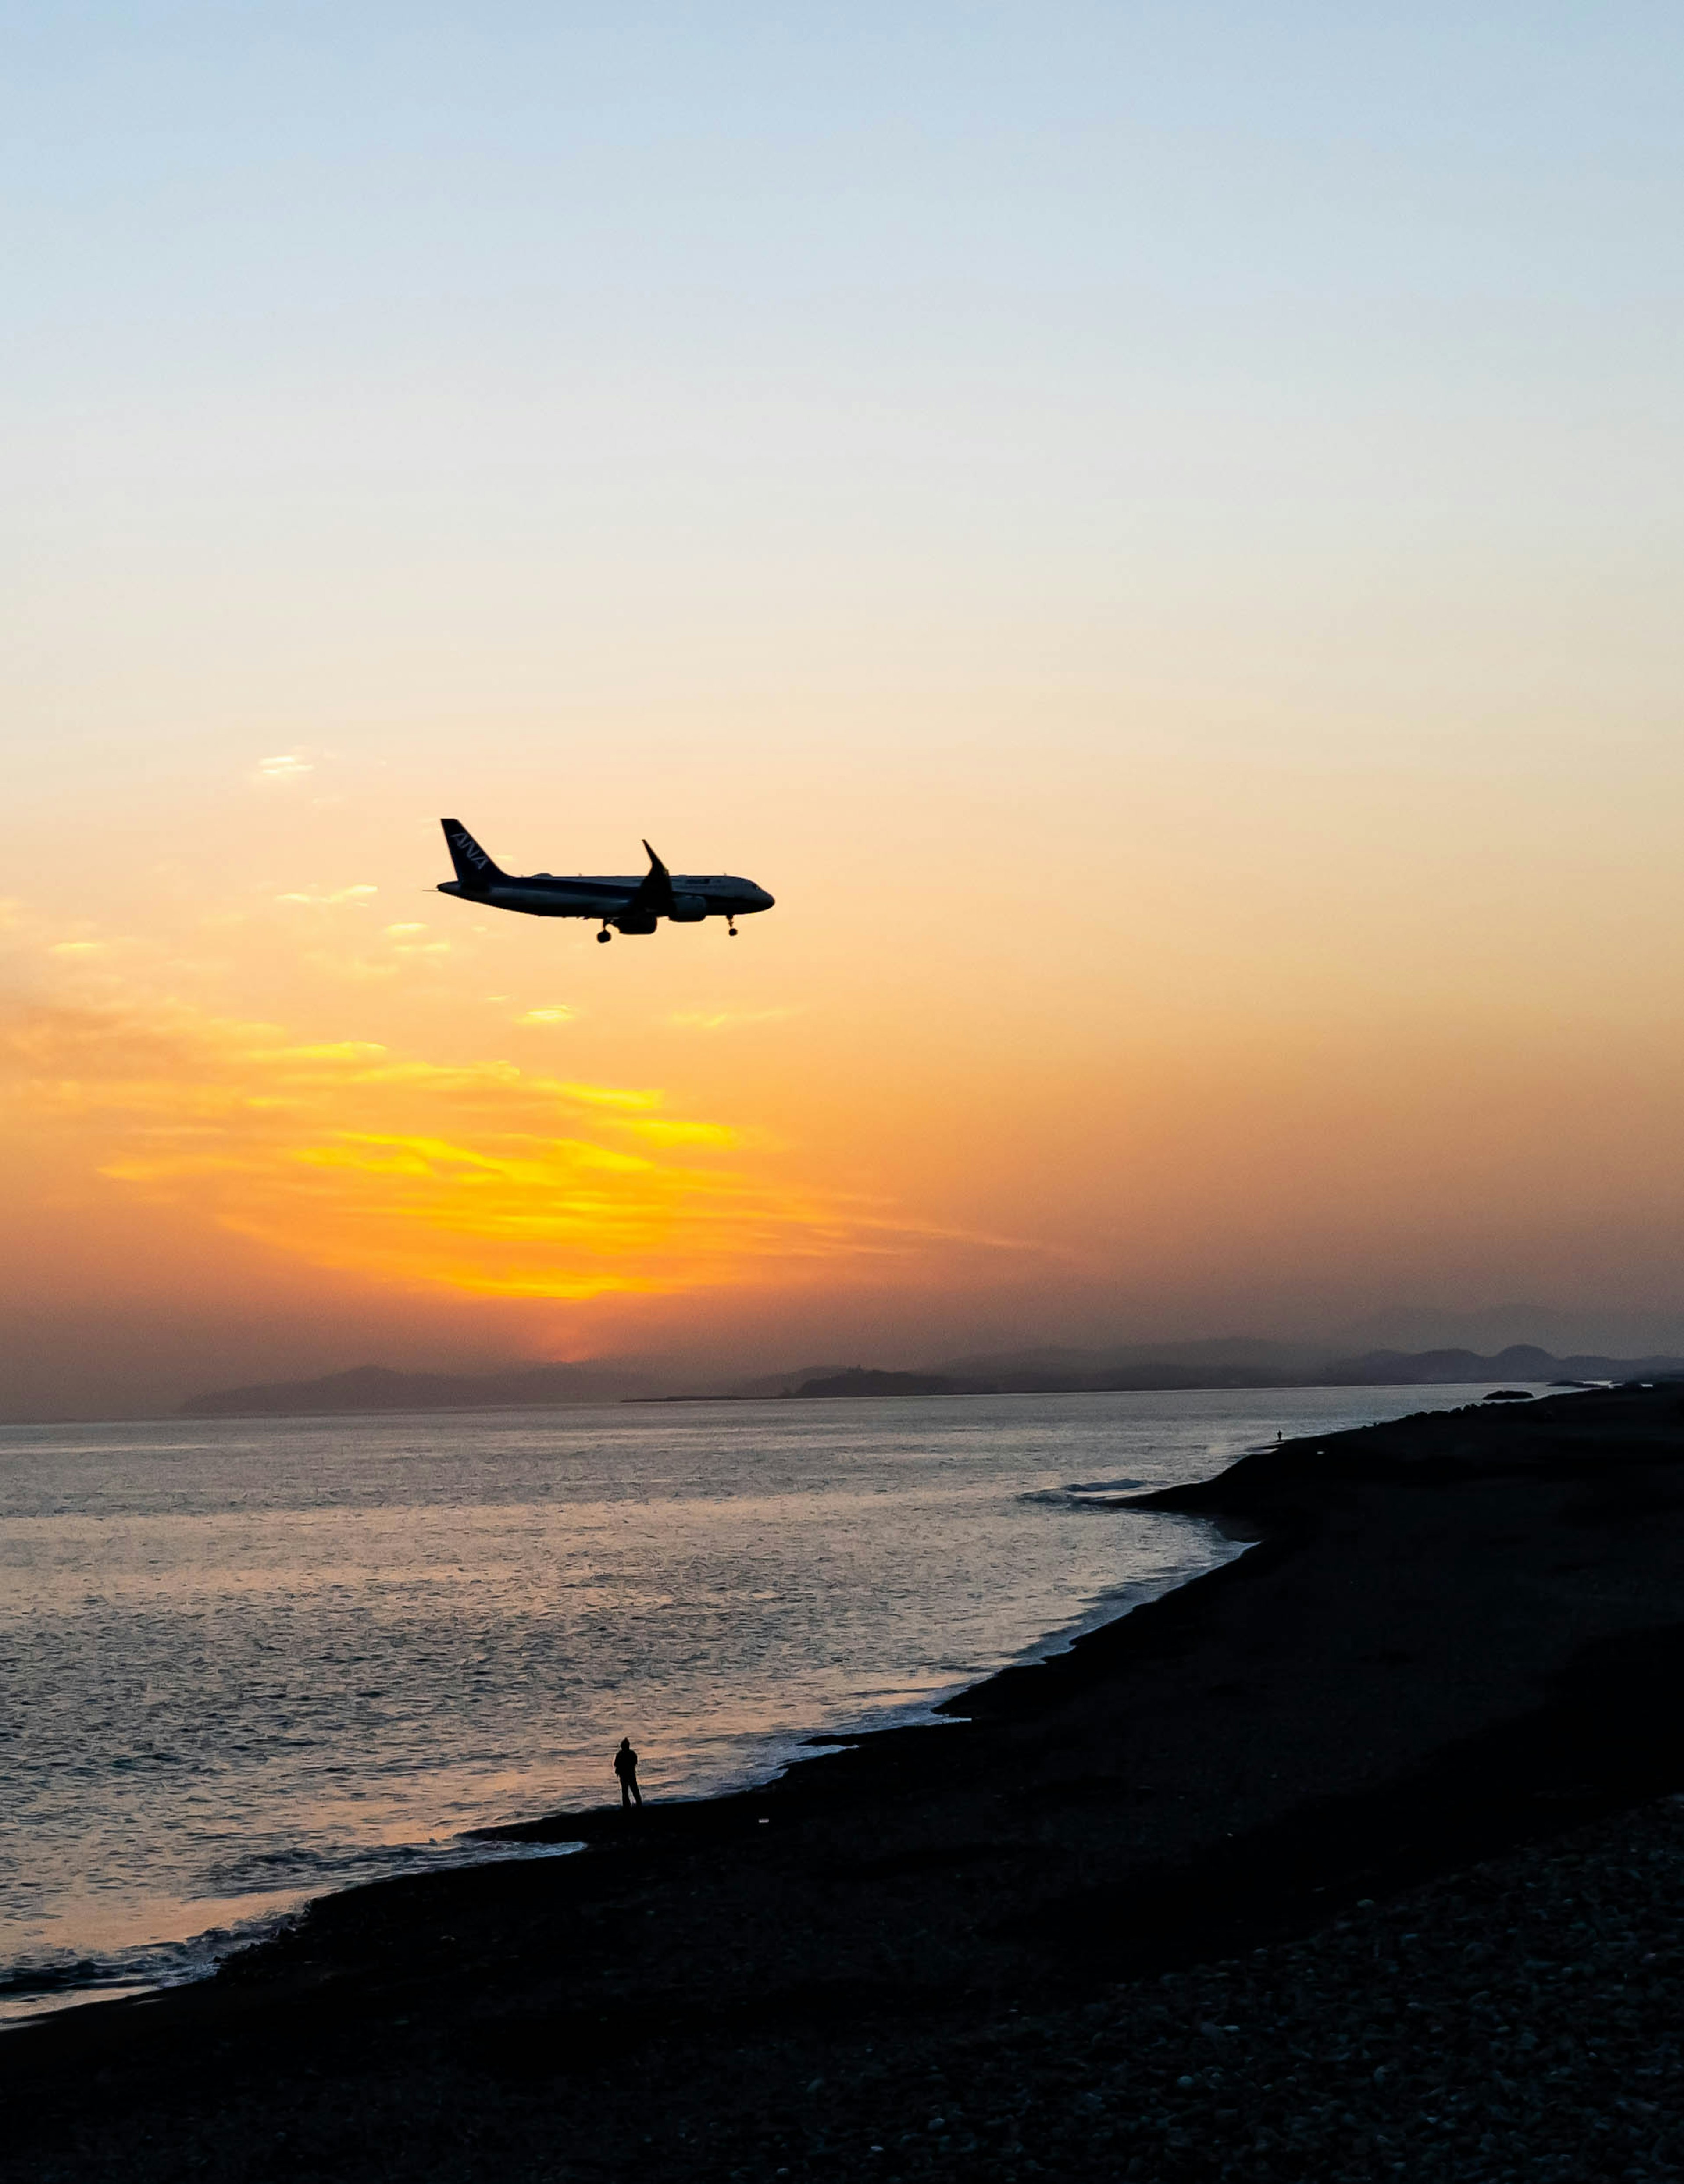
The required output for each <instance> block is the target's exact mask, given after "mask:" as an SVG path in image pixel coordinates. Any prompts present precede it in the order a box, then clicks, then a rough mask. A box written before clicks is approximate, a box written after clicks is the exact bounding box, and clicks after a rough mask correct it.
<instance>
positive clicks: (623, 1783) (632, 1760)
mask: <svg viewBox="0 0 1684 2184" xmlns="http://www.w3.org/2000/svg"><path fill="white" fill-rule="evenodd" d="M614 1772H615V1773H616V1775H618V1776H619V1777H620V1802H621V1805H622V1808H623V1809H624V1810H625V1811H627V1812H630V1810H631V1808H632V1807H633V1805H634V1804H637V1805H641V1804H642V1803H643V1801H644V1793H643V1791H641V1790H640V1789H638V1755H637V1753H636V1752H633V1749H632V1740H631V1738H630V1737H629V1736H622V1738H621V1740H620V1749H619V1750H618V1751H617V1752H616V1753H615V1755H614Z"/></svg>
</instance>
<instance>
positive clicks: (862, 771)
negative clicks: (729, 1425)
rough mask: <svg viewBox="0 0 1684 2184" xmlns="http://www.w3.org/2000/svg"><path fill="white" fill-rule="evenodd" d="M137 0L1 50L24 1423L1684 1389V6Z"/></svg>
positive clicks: (1, 1377)
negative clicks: (1300, 1340)
mask: <svg viewBox="0 0 1684 2184" xmlns="http://www.w3.org/2000/svg"><path fill="white" fill-rule="evenodd" d="M149 14H150V11H149V10H148V8H142V9H141V10H140V11H139V13H138V14H137V16H135V17H134V19H133V20H130V19H129V18H127V17H125V18H123V19H122V20H117V19H116V18H112V19H110V20H104V21H103V22H102V25H101V26H99V27H98V28H97V29H96V28H89V27H87V26H85V25H84V26H81V27H80V28H78V27H76V26H75V25H69V24H68V23H67V24H66V25H61V26H58V27H55V26H54V25H50V24H49V25H45V26H44V27H43V28H42V31H41V34H40V37H39V39H38V40H37V41H36V44H35V45H33V46H32V47H31V50H30V53H28V54H27V55H25V56H23V57H22V58H20V65H19V68H18V70H16V71H15V72H14V80H13V81H12V82H11V84H10V86H9V87H8V90H7V92H5V93H4V94H0V96H3V97H6V98H8V99H10V100H12V101H13V102H14V110H13V112H12V114H11V120H12V122H13V123H14V126H13V127H11V128H10V129H9V130H8V131H0V145H3V147H4V148H3V149H0V167H3V168H4V170H5V175H6V181H7V185H8V203H9V205H10V206H11V208H12V219H13V222H14V231H15V237H16V242H15V265H16V277H15V278H14V281H13V282H12V283H10V284H8V301H7V302H6V303H5V304H0V319H3V320H4V330H5V332H6V336H7V343H8V357H9V358H10V359H11V360H12V368H11V369H10V370H9V371H8V391H7V392H6V393H5V395H4V397H3V398H0V408H3V410H4V414H5V421H6V422H7V424H8V426H9V427H10V428H11V429H10V430H9V431H8V433H7V435H6V439H7V443H8V446H10V447H11V448H14V450H16V451H17V452H16V454H15V455H14V458H13V459H11V460H10V465H9V468H8V490H7V492H6V493H5V494H4V495H3V496H0V550H3V552H4V554H5V555H6V566H7V570H8V584H7V588H6V589H7V599H8V605H7V609H6V613H7V616H8V628H7V643H6V646H5V649H4V662H5V664H4V668H3V688H4V693H5V699H6V704H5V710H4V720H5V722H6V727H5V731H4V733H5V735H6V738H7V751H8V815H7V816H8V829H7V837H8V850H7V858H6V865H5V869H4V871H3V872H0V889H3V892H4V894H5V896H6V898H7V901H6V904H5V905H4V907H3V910H0V1101H3V1108H0V1112H3V1117H4V1123H5V1128H4V1136H3V1141H0V1187H3V1190H4V1194H5V1200H4V1202H5V1206H6V1210H7V1223H6V1228H7V1250H6V1251H5V1253H4V1255H3V1263H0V1284H3V1291H4V1294H3V1304H4V1312H3V1315H0V1322H3V1327H0V1414H3V1415H11V1416H29V1415H36V1414H41V1413H43V1412H53V1413H71V1414H75V1413H76V1412H81V1411H84V1410H86V1409H88V1408H98V1409H101V1410H104V1411H111V1410H118V1411H120V1410H122V1409H124V1408H125V1407H129V1406H137V1407H159V1406H164V1407H168V1406H170V1405H171V1404H173V1403H176V1402H178V1401H180V1400H181V1398H182V1397H183V1396H186V1395H187V1394H189V1393H192V1392H193V1391H194V1390H198V1389H200V1388H204V1387H210V1386H215V1385H222V1384H225V1383H226V1382H229V1381H231V1380H237V1379H258V1378H281V1377H287V1376H289V1375H292V1374H302V1373H314V1372H320V1371H323V1370H328V1369H332V1368H339V1367H343V1366H348V1365H354V1364H356V1363H359V1362H365V1361H369V1360H372V1361H376V1362H389V1363H394V1364H400V1363H401V1364H411V1365H414V1364H422V1363H426V1362H433V1361H437V1362H443V1363H448V1364H450V1365H453V1366H454V1365H465V1364H474V1363H488V1364H489V1363H493V1362H499V1361H502V1360H504V1359H510V1358H517V1357H584V1356H587V1355H616V1356H623V1357H629V1356H633V1355H637V1356H647V1357H661V1358H665V1359H667V1360H669V1361H675V1360H676V1361H678V1364H677V1365H675V1368H674V1369H675V1370H679V1371H681V1372H684V1373H690V1372H694V1373H695V1374H696V1375H698V1376H700V1377H703V1378H710V1379H720V1378H722V1377H727V1376H728V1375H729V1374H730V1373H733V1372H734V1371H736V1370H738V1369H739V1368H740V1369H742V1370H744V1371H745V1372H753V1371H760V1370H764V1369H768V1368H775V1367H782V1366H788V1365H791V1364H795V1363H800V1362H806V1360H808V1359H823V1360H830V1359H848V1358H861V1359H863V1360H865V1361H867V1362H880V1363H884V1364H891V1365H892V1364H916V1363H922V1362H934V1361H935V1360H939V1359H940V1358H941V1357H951V1356H956V1355H959V1354H962V1353H963V1352H965V1351H967V1350H975V1349H979V1348H986V1347H1014V1348H1016V1347H1023V1346H1028V1345H1031V1344H1045V1343H1068V1344H1073V1345H1077V1346H1081V1345H1090V1344H1093V1345H1097V1344H1105V1343H1122V1342H1131V1341H1138V1340H1150V1339H1154V1338H1156V1337H1158V1336H1162V1335H1172V1334H1173V1335H1176V1336H1196V1335H1201V1334H1232V1333H1254V1334H1306V1335H1310V1336H1313V1337H1315V1338H1316V1339H1317V1340H1320V1339H1321V1338H1322V1337H1323V1336H1324V1335H1325V1336H1326V1337H1327V1339H1328V1340H1330V1341H1331V1340H1340V1341H1343V1340H1345V1339H1346V1337H1347V1335H1348V1336H1349V1337H1350V1339H1351V1340H1353V1341H1362V1342H1363V1343H1364V1344H1366V1343H1368V1342H1369V1341H1380V1340H1399V1341H1403V1342H1406V1343H1407V1342H1410V1341H1416V1342H1425V1341H1431V1340H1464V1339H1469V1340H1479V1339H1480V1330H1481V1329H1490V1330H1491V1332H1492V1346H1495V1344H1496V1343H1497V1342H1499V1341H1501V1340H1508V1339H1514V1338H1517V1337H1520V1336H1528V1337H1531V1338H1533V1339H1536V1340H1542V1341H1545V1342H1548V1343H1553V1344H1554V1345H1556V1346H1572V1345H1576V1344H1589V1345H1595V1346H1608V1347H1614V1348H1616V1349H1624V1350H1627V1351H1635V1350H1637V1349H1643V1348H1660V1347H1668V1346H1676V1347H1680V1348H1684V1222H1681V1217H1684V1205H1681V1197H1684V1178H1681V1173H1680V1163H1679V1158H1678V1152H1677V1147H1678V1145H1679V1143H1680V1138H1681V1123H1684V1002H1681V1000H1680V998H1679V996H1680V995H1681V992H1684V979H1681V972H1684V963H1681V960H1680V959H1681V953H1684V939H1681V936H1684V862H1681V860H1680V858H1679V856H1678V855H1677V848H1676V818H1675V814H1676V811H1677V808H1678V800H1679V794H1680V789H1681V786H1684V781H1681V775H1684V737H1681V735H1680V733H1679V731H1678V726H1677V719H1676V716H1677V690H1678V687H1679V668H1680V660H1679V656H1678V616H1677V612H1676V599H1677V596H1678V589H1679V579H1680V573H1681V571H1680V560H1681V544H1684V541H1681V534H1680V526H1679V520H1678V510H1679V509H1680V508H1681V507H1684V493H1681V492H1680V486H1681V483H1684V481H1681V479H1680V478H1679V476H1678V475H1677V472H1678V468H1679V455H1678V450H1679V448H1680V447H1681V445H1684V433H1681V432H1680V430H1679V426H1680V424H1681V420H1680V419H1679V417H1678V415H1676V412H1677V410H1678V408H1679V404H1680V399H1681V398H1680V394H1679V383H1678V379H1677V374H1676V329H1675V328H1674V327H1673V326H1672V324H1671V320H1672V318H1673V317H1674V316H1676V311H1675V309H1674V306H1673V304H1672V303H1671V301H1670V296H1669V295H1668V294H1667V293H1666V292H1663V291H1664V284H1663V289H1657V287H1656V280H1657V276H1656V273H1655V268H1656V267H1657V266H1658V265H1665V264H1668V263H1670V259H1671V256H1672V254H1673V252H1674V248H1675V244H1674V237H1675V236H1676V231H1677V214H1678V211H1679V210H1680V209H1681V208H1680V207H1679V205H1678V203H1677V202H1676V201H1677V200H1678V198H1680V196H1681V194H1684V192H1681V189H1680V179H1681V177H1680V168H1681V158H1680V153H1679V147H1678V139H1677V132H1676V115H1675V111H1674V108H1675V102H1674V100H1673V99H1672V97H1670V96H1669V95H1667V93H1666V88H1665V87H1666V86H1667V85H1668V84H1669V82H1670V68H1671V67H1672V66H1674V65H1676V60H1677V58H1678V54H1677V53H1676V47H1678V45H1679V43H1680V35H1679V33H1678V31H1677V30H1676V25H1672V26H1669V25H1666V24H1665V23H1664V22H1663V21H1662V20H1661V19H1659V18H1656V20H1654V22H1653V24H1652V25H1649V26H1648V29H1647V30H1643V31H1640V30H1638V29H1636V28H1634V27H1633V25H1631V23H1630V22H1629V21H1628V22H1626V23H1625V24H1624V25H1613V24H1603V23H1601V22H1599V21H1597V20H1592V18H1591V17H1589V16H1584V17H1583V18H1582V19H1581V20H1575V21H1573V22H1571V23H1570V22H1567V21H1565V20H1563V21H1562V22H1560V23H1554V24H1546V23H1541V22H1540V21H1538V20H1536V16H1535V15H1534V14H1528V15H1526V16H1524V17H1523V16H1520V15H1519V14H1516V15H1515V16H1514V18H1513V20H1509V19H1508V18H1506V17H1504V16H1503V14H1502V13H1501V11H1499V12H1498V14H1497V16H1495V17H1489V16H1486V17H1482V18H1481V19H1480V26H1479V28H1478V34H1477V35H1475V34H1474V33H1473V32H1472V31H1469V26H1468V21H1467V18H1466V15H1465V11H1459V10H1453V9H1450V8H1430V7H1429V8H1426V9H1425V10H1415V11H1412V12H1411V14H1409V17H1408V20H1407V21H1406V20H1403V19H1402V18H1401V17H1400V18H1397V19H1396V20H1390V21H1387V22H1384V23H1382V22H1381V21H1380V19H1379V18H1375V19H1374V20H1372V21H1369V20H1366V19H1360V18H1355V19H1353V18H1348V17H1345V18H1339V19H1337V20H1335V19H1334V18H1333V17H1331V16H1330V15H1329V14H1328V13H1327V11H1325V10H1321V9H1317V10H1312V9H1310V8H1308V7H1299V6H1297V5H1296V4H1289V5H1288V6H1286V7H1285V8H1284V9H1283V8H1271V9H1269V10H1268V11H1266V14H1253V15H1248V14H1246V10H1244V9H1243V8H1241V9H1235V8H1223V9H1221V10H1219V11H1215V12H1213V13H1209V14H1207V12H1206V11H1204V10H1202V9H1200V8H1197V7H1194V8H1191V9H1183V10H1179V11H1170V12H1168V13H1162V12H1160V13H1159V14H1152V13H1151V11H1146V12H1144V13H1142V12H1141V11H1138V10H1135V11H1129V10H1124V11H1118V10H1115V9H1098V8H1096V9H1087V8H1070V9H1064V10H1056V11H1053V14H1052V16H1051V18H1048V17H1046V15H1045V14H1043V16H1042V17H1041V18H1040V19H1038V20H1037V19H1034V18H1032V17H1031V15H1030V14H1027V13H1020V14H1018V15H1016V16H1013V15H1012V14H1009V12H1008V13H1007V14H1004V15H998V16H991V17H989V18H987V19H986V20H984V19H979V18H976V17H975V16H974V15H973V14H970V13H967V14H964V15H963V16H960V15H958V14H943V13H942V11H941V10H940V9H939V8H938V9H936V10H934V12H933V13H928V14H920V15H919V16H918V17H917V20H916V21H914V20H911V19H908V18H907V17H906V15H905V14H904V11H900V10H888V9H879V8H872V7H869V6H867V7H865V8H862V9H856V10H854V11H851V12H850V14H849V16H848V17H847V18H846V19H844V18H841V17H838V18H836V19H835V20H834V22H828V23H827V24H820V23H818V22H817V20H815V22H814V23H813V24H812V25H810V26H808V27H807V28H806V29H801V28H800V27H798V26H795V25H784V26H783V27H782V28H780V31H779V33H778V36H776V37H769V36H767V35H765V30H766V25H765V22H764V20H762V19H761V18H760V17H758V16H756V15H755V14H752V13H751V12H750V11H747V10H739V9H737V8H733V7H726V8H720V9H715V10H710V11H707V22H706V25H705V31H704V29H703V28H701V27H700V26H699V20H700V19H699V20H698V21H696V22H693V21H691V20H689V19H685V20H683V21H679V20H673V21H671V22H666V21H664V20H663V22H662V23H661V25H660V26H659V27H658V31H655V30H650V28H649V25H644V30H643V31H639V30H638V27H637V25H636V24H635V23H633V21H632V20H630V19H627V21H626V22H625V23H623V24H619V23H616V24H609V23H606V22H605V24H603V25H597V26H595V27H592V26H589V25H583V24H581V23H579V22H577V21H575V20H572V18H570V17H569V16H568V14H567V11H565V10H564V11H561V13H560V14H559V15H558V14H555V11H540V10H535V9H528V8H524V7H519V6H516V7H514V8H510V9H506V10H493V11H492V14H491V15H490V16H489V17H487V18H485V19H484V20H470V19H469V18H468V17H466V15H464V16H462V17H461V18H460V20H457V21H455V22H454V24H453V23H452V22H451V21H449V20H448V19H441V20H440V22H439V23H438V25H435V26H434V31H435V33H436V35H430V36H429V37H428V38H427V39H424V40H423V39H417V38H415V36H412V35H411V34H410V32H411V26H410V25H409V23H408V21H407V19H403V18H400V17H399V15H398V14H396V13H395V12H393V11H388V10H386V9H384V8H380V7H376V8H372V9H371V10H364V11H359V12H358V15H357V20H356V22H355V23H354V24H345V23H339V24H336V25H333V26H332V29H331V31H330V30H329V29H328V28H326V27H324V26H320V25H318V26H315V27H312V25H311V23H310V22H309V21H306V20H304V19H303V18H299V19H298V20H296V21H295V20H293V18H292V17H286V18H284V20H283V19H282V18H276V20H274V22H273V23H270V24H267V25H257V24H255V23H254V24H253V25H249V26H248V36H249V40H250V41H251V42H250V43H248V44H243V43H242V42H240V41H239V40H237V39H232V38H231V34H230V32H229V31H228V28H227V25H226V23H225V22H224V21H223V20H222V19H221V18H220V17H218V16H217V15H216V14H215V11H211V10H208V9H199V8H192V7H190V8H187V10H186V11H185V12H183V11H180V10H177V11H174V12H173V13H172V15H171V19H170V21H171V28H170V36H169V37H168V38H167V39H164V40H161V41H160V40H159V39H158V38H156V37H154V36H151V35H149V33H148V20H149ZM633 14H634V15H635V14H636V11H633ZM644 31H647V32H648V35H644ZM243 35H244V34H243ZM1646 39H1648V40H1652V42H1653V46H1654V48H1655V50H1654V51H1653V53H1647V54H1645V53H1642V52H1641V51H1640V49H1641V48H1642V47H1643V45H1644V43H1645V41H1646ZM1639 60H1641V63H1642V64H1641V65H1637V62H1638V61H1639ZM137 71H139V72H140V76H142V77H143V79H144V83H145V87H146V96H145V97H144V98H141V99H137V98H135V97H131V95H130V92H129V90H128V89H126V88H125V86H131V85H132V83H133V82H134V81H138V80H139V78H138V77H137V74H136V72H137ZM443 812H453V813H459V814H460V816H461V817H462V818H463V819H464V820H465V822H466V823H467V824H468V825H469V826H470V827H471V828H472V829H473V830H474V831H475V833H477V835H478V836H479V838H481V839H482V842H483V843H484V844H485V845H486V846H487V848H488V849H489V850H491V852H492V854H493V855H494V856H495V857H496V858H497V859H498V860H499V861H500V862H501V863H502V864H503V865H504V866H505V867H506V868H508V869H509V870H510V871H511V872H526V871H533V870H538V869H543V870H548V871H552V872H572V871H576V870H583V871H609V872H626V871H636V870H638V868H639V866H640V864H641V855H640V851H639V849H638V844H639V839H640V838H642V837H644V836H647V837H648V838H650V840H651V841H652V842H654V843H655V845H656V847H657V848H658V849H659V850H660V851H661V854H662V855H663V856H664V857H665V859H666V861H667V862H668V864H669V865H670V866H672V868H673V869H674V870H675V871H678V872H683V871H685V870H690V871H700V872H715V871H734V872H739V873H742V874H744V875H746V876H747V877H751V878H754V879H756V880H758V881H759V882H761V883H762V884H763V885H765V886H766V887H767V888H769V889H771V890H772V893H773V894H775V895H776V897H777V898H778V906H777V908H776V909H775V910H774V911H771V912H769V913H768V914H767V915H766V916H764V917H756V918H754V919H752V920H746V921H744V928H743V931H742V933H741V935H740V937H739V939H736V940H734V941H727V939H726V938H725V936H724V933H723V932H722V929H721V928H718V927H717V926H712V925H709V926H705V927H701V928H672V929H665V928H664V929H663V930H662V931H661V932H660V933H657V934H656V935H655V936H654V937H653V938H649V939H637V938H629V937H628V938H624V939H619V940H616V942H615V943H614V944H613V945H611V946H610V947H605V948H599V947H597V946H596V945H595V944H594V942H593V941H592V939H591V933H590V930H589V928H586V927H583V926H571V925H566V924H560V923H551V922H547V921H538V920H533V919H523V918H518V917H508V916H499V915H498V914H496V913H492V912H488V911H483V910H482V909H477V908H476V907H475V906H474V905H469V904H466V903H462V902H458V901H454V900H449V899H447V898H444V897H442V896H440V895H438V894H437V893H436V892H434V883H436V882H437V881H438V880H440V879H443V878H445V877H449V864H448V861H447V860H446V857H445V855H444V850H443V841H442V838H441V837H440V835H439V832H438V816H439V815H440V814H441V813H443Z"/></svg>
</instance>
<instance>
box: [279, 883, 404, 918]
mask: <svg viewBox="0 0 1684 2184" xmlns="http://www.w3.org/2000/svg"><path fill="white" fill-rule="evenodd" d="M379 893H380V889H378V888H377V887H371V886H369V885H368V884H367V883H363V884H361V885H360V886H357V887H346V888H339V889H336V890H335V891H333V892H332V893H331V894H277V895H276V898H275V900H276V902H300V903H304V904H305V905H308V906H309V908H310V909H312V910H333V909H337V907H338V906H339V905H340V904H342V903H348V902H349V903H355V904H356V905H357V906H358V907H359V908H361V907H362V905H364V904H365V903H366V902H367V900H368V899H369V897H370V896H371V894H379ZM388 929H389V928H388Z"/></svg>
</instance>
